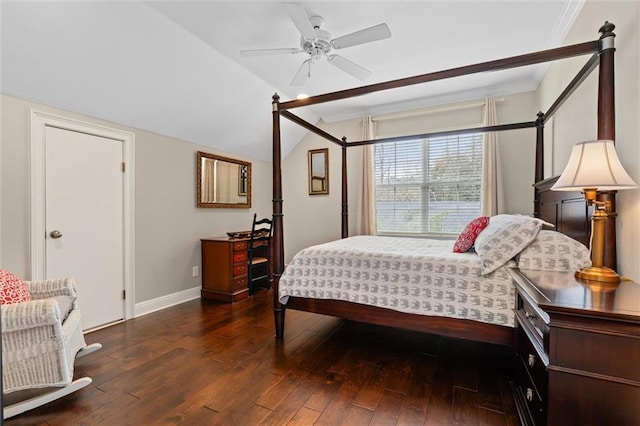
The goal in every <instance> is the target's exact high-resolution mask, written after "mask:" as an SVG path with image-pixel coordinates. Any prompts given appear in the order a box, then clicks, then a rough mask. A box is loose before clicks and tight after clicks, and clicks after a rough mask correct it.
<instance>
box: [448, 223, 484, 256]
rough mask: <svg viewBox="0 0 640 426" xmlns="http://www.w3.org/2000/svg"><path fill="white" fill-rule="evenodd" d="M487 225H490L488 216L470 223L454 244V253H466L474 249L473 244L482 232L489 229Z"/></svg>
mask: <svg viewBox="0 0 640 426" xmlns="http://www.w3.org/2000/svg"><path fill="white" fill-rule="evenodd" d="M487 225H489V217H488V216H480V217H477V218H475V219H473V220H472V221H471V222H469V223H468V224H467V226H465V227H464V230H463V231H462V232H461V233H460V235H458V239H456V242H455V243H454V244H453V252H454V253H464V252H466V251H468V250H469V249H470V248H471V247H473V244H474V243H475V242H476V238H477V237H478V235H479V234H480V232H482V230H483V229H484V228H486V227H487Z"/></svg>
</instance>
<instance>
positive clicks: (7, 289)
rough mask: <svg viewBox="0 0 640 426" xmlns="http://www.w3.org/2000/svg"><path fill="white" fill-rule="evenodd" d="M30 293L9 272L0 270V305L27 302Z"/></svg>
mask: <svg viewBox="0 0 640 426" xmlns="http://www.w3.org/2000/svg"><path fill="white" fill-rule="evenodd" d="M30 300H31V293H29V289H28V288H27V285H26V284H25V283H24V281H22V280H21V279H20V278H18V277H16V276H15V275H14V274H12V273H11V272H9V271H5V270H4V269H0V305H8V304H10V303H20V302H29V301H30Z"/></svg>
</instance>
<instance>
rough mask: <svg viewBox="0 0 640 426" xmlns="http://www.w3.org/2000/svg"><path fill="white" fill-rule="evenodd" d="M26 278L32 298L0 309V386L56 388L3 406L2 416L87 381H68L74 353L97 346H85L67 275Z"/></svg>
mask: <svg viewBox="0 0 640 426" xmlns="http://www.w3.org/2000/svg"><path fill="white" fill-rule="evenodd" d="M26 284H27V287H28V288H29V291H30V292H31V297H32V299H33V300H31V301H30V302H23V303H14V304H9V305H2V308H1V309H0V310H1V311H2V392H3V393H4V394H8V393H11V392H15V391H19V390H24V389H34V388H49V387H55V388H56V389H54V390H52V391H50V392H47V393H45V394H42V395H38V396H36V397H33V398H30V399H27V400H25V401H20V402H17V403H15V404H13V405H10V406H6V407H4V414H3V417H4V418H5V419H6V418H9V417H12V416H15V415H17V414H20V413H23V412H24V411H27V410H31V409H33V408H36V407H39V406H40V405H43V404H46V403H48V402H50V401H53V400H55V399H58V398H60V397H62V396H64V395H68V394H69V393H72V392H75V391H76V390H78V389H81V388H83V387H85V386H87V385H89V384H90V383H91V378H89V377H83V378H80V379H77V380H75V381H73V367H74V361H75V358H76V356H82V355H86V354H88V353H91V352H94V351H96V350H98V349H100V348H101V347H102V345H100V344H99V343H95V344H92V345H89V346H87V344H86V343H85V341H84V336H83V334H82V326H81V323H80V309H79V308H78V304H77V301H76V297H77V289H76V285H75V282H74V281H73V279H72V278H64V279H58V280H44V281H27V282H26Z"/></svg>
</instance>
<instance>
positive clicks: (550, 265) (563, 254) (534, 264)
mask: <svg viewBox="0 0 640 426" xmlns="http://www.w3.org/2000/svg"><path fill="white" fill-rule="evenodd" d="M589 266H591V256H590V253H589V249H588V248H587V247H585V246H584V244H582V243H580V242H578V241H576V240H574V239H573V238H571V237H568V236H567V235H564V234H561V233H560V232H556V231H544V230H543V231H540V232H539V233H538V237H537V238H536V239H535V240H534V241H533V242H532V243H531V244H530V245H529V246H528V247H526V248H525V249H524V250H522V251H521V252H520V254H519V255H518V267H519V268H521V269H535V270H540V271H561V272H569V271H577V270H580V269H583V268H588V267H589Z"/></svg>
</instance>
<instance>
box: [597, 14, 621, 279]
mask: <svg viewBox="0 0 640 426" xmlns="http://www.w3.org/2000/svg"><path fill="white" fill-rule="evenodd" d="M614 28H615V25H613V24H612V23H610V22H607V21H605V23H604V25H603V26H602V27H600V30H599V31H600V33H601V34H602V35H601V36H600V66H599V69H598V70H599V77H598V139H610V140H612V141H614V143H615V140H616V110H615V79H614V52H615V51H616V49H615V46H614V38H615V36H616V35H615V34H614V33H613V30H614ZM598 200H600V201H609V202H611V211H612V213H609V220H607V224H606V229H605V238H604V262H603V263H604V266H608V267H609V268H612V269H613V270H614V271H615V270H617V269H618V268H617V266H618V265H617V255H616V216H617V213H616V191H601V192H598Z"/></svg>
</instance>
